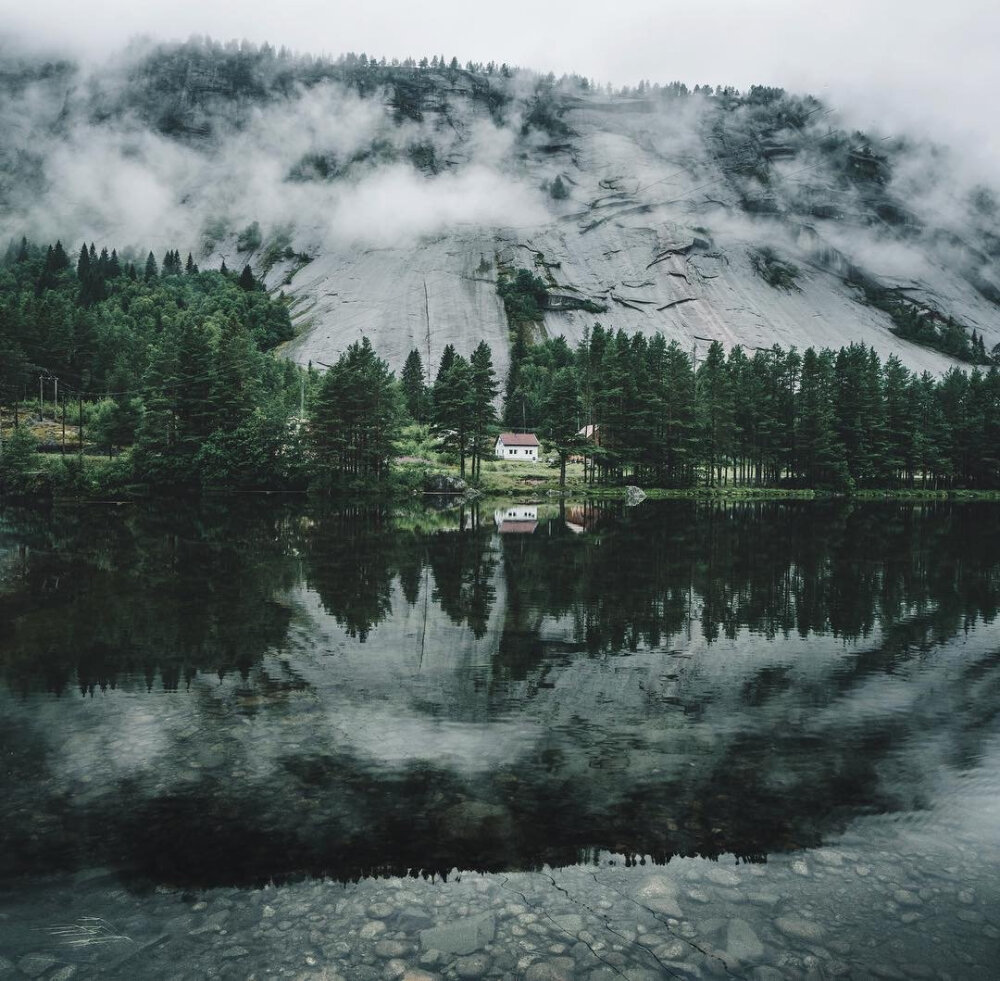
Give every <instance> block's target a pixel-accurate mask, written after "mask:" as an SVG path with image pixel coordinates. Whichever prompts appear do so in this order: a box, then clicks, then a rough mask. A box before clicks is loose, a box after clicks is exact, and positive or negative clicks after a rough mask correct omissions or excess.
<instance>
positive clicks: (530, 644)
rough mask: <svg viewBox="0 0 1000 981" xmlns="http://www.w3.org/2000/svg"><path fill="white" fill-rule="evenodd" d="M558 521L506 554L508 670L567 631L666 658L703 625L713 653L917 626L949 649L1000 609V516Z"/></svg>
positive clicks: (810, 514) (680, 506)
mask: <svg viewBox="0 0 1000 981" xmlns="http://www.w3.org/2000/svg"><path fill="white" fill-rule="evenodd" d="M591 526H592V529H593V531H592V534H590V535H576V534H573V533H572V532H571V531H570V530H569V529H568V528H567V526H566V524H565V522H564V521H563V520H562V519H560V520H551V521H549V522H548V524H547V525H543V526H542V527H541V528H540V529H539V533H537V534H536V535H534V536H530V537H527V536H526V537H523V538H520V539H518V540H510V541H507V540H505V542H504V546H505V547H504V570H505V577H506V582H507V603H508V608H507V623H506V630H505V634H504V638H503V640H502V641H501V659H502V661H503V662H504V663H506V664H507V666H508V668H509V669H510V670H512V671H515V673H517V672H521V673H523V671H524V670H525V668H526V666H527V665H530V664H532V663H534V662H535V661H536V660H537V659H538V657H540V656H542V655H543V653H544V651H543V647H544V645H543V644H542V643H541V641H540V640H539V639H538V637H537V625H538V620H539V618H540V617H541V616H542V615H547V616H549V617H567V616H569V617H573V618H574V620H575V621H576V627H575V630H574V637H573V639H574V641H575V642H576V643H578V644H579V645H580V646H581V647H582V648H583V649H586V650H590V651H623V650H624V651H627V650H635V649H638V648H639V647H641V646H652V647H658V646H661V645H663V644H668V643H670V641H671V638H678V637H684V636H686V635H687V633H688V631H689V629H690V627H691V625H692V624H694V623H697V624H698V626H699V628H700V632H701V634H702V636H703V637H704V638H705V639H706V640H707V641H708V642H709V643H711V642H712V641H714V640H717V639H718V638H720V637H726V638H729V639H735V638H736V637H737V635H738V634H739V632H740V631H741V630H743V629H750V630H752V631H754V632H755V633H758V634H761V635H763V636H765V637H772V638H773V637H776V636H782V635H784V636H788V635H793V634H799V635H801V636H806V635H808V634H809V633H810V632H814V633H821V634H832V635H833V636H836V637H839V638H842V639H844V640H848V641H856V640H859V639H862V638H865V637H868V636H870V635H871V634H872V632H873V631H874V630H875V628H876V626H880V627H881V628H882V629H883V630H889V631H891V630H892V629H893V628H894V626H895V625H897V624H901V623H902V622H903V621H904V620H905V621H911V620H912V623H910V626H909V627H908V636H912V634H913V630H914V629H915V628H916V627H917V626H918V625H921V624H922V625H923V627H924V630H925V633H926V639H928V640H930V639H932V638H934V637H936V638H939V639H940V638H941V637H946V636H953V635H954V634H955V633H956V632H958V631H959V630H961V629H962V628H963V626H964V625H965V624H966V623H967V622H968V621H969V620H970V619H974V618H975V617H977V616H981V617H983V618H985V619H987V620H992V619H993V618H994V617H995V616H996V613H997V610H998V605H1000V550H998V546H1000V515H998V514H997V511H996V509H995V508H994V509H992V510H991V509H990V508H989V506H988V505H987V506H968V505H952V504H948V503H943V504H925V505H898V504H886V505H864V506H860V507H852V506H850V505H846V504H829V505H827V504H821V503H813V502H809V503H790V504H780V505H775V504H742V503H736V504H734V503H726V504H708V505H706V504H697V503H688V502H685V503H669V504H660V505H656V506H649V505H644V506H643V507H640V508H635V509H631V510H625V509H623V510H622V512H621V513H620V515H619V516H618V518H617V519H614V520H612V519H610V518H609V519H607V520H605V521H604V522H600V521H593V520H591Z"/></svg>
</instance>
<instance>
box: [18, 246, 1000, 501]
mask: <svg viewBox="0 0 1000 981" xmlns="http://www.w3.org/2000/svg"><path fill="white" fill-rule="evenodd" d="M515 320H516V318H515ZM517 326H518V325H517V324H516V323H515V329H514V331H513V336H514V343H513V345H512V350H511V355H512V361H511V367H510V370H509V372H508V374H507V377H506V379H499V378H498V377H497V375H496V372H495V369H494V365H493V355H492V352H491V350H490V348H489V346H488V345H487V344H486V343H485V342H482V343H480V344H479V345H478V346H477V347H476V349H475V350H474V351H471V352H458V351H456V350H455V348H454V347H453V346H452V345H448V346H446V348H445V350H444V352H443V355H442V357H441V360H440V362H439V364H438V365H436V366H425V365H424V364H423V362H422V360H421V357H420V354H419V353H418V352H417V351H415V350H414V351H412V352H411V353H410V356H409V358H408V359H407V361H406V364H405V366H404V368H403V370H402V372H401V375H400V377H399V379H397V378H396V377H395V375H394V374H393V373H392V372H391V371H390V369H389V366H388V364H387V363H386V361H384V360H383V359H382V358H380V357H379V355H378V353H377V352H376V351H375V350H374V349H373V347H372V346H371V344H370V343H369V341H368V340H367V339H362V340H361V341H359V342H357V343H355V344H353V345H351V347H350V348H349V349H348V350H347V351H345V352H344V354H343V355H342V356H341V358H340V359H339V360H338V361H337V363H336V364H334V365H331V366H329V367H328V370H326V371H324V372H320V371H318V370H317V369H316V368H314V367H313V366H309V368H308V370H307V369H303V368H301V367H299V366H297V365H294V364H293V363H291V362H289V361H287V360H285V359H283V358H281V357H280V356H276V354H275V349H276V348H277V347H278V345H280V344H281V343H282V342H283V341H286V340H288V339H290V338H291V337H292V326H291V321H290V319H289V314H288V306H287V303H286V302H285V299H284V297H282V296H281V295H278V296H273V295H270V294H268V293H267V292H266V291H265V290H264V288H263V286H262V284H261V283H260V282H258V281H257V280H256V278H255V277H254V274H253V272H252V270H251V269H250V267H249V266H247V267H245V268H244V269H243V270H242V272H241V273H240V274H236V273H235V271H230V270H228V269H226V268H225V264H224V263H223V266H222V268H221V269H219V270H210V271H209V270H201V269H199V268H198V266H197V264H196V263H195V262H194V261H193V259H192V257H191V256H190V255H188V256H187V257H186V259H184V258H182V256H181V254H180V252H179V251H177V250H168V251H167V252H166V253H165V254H164V255H162V256H161V257H160V258H159V259H158V258H157V257H156V256H155V255H154V254H153V253H152V252H150V253H148V254H147V255H146V256H145V258H142V257H136V256H128V257H127V258H123V257H122V256H119V254H118V253H117V251H115V250H112V251H110V252H108V250H107V249H104V248H102V249H101V250H100V251H98V250H97V248H96V247H95V246H94V245H93V244H90V245H83V246H82V247H80V249H79V251H78V252H76V251H74V252H73V253H68V252H67V251H66V249H65V248H64V247H63V245H62V244H61V243H60V242H56V243H55V244H54V245H49V246H45V247H42V246H38V245H34V244H32V243H30V242H28V241H27V240H23V239H22V241H21V242H20V243H13V244H12V245H11V246H10V247H9V248H8V250H7V252H6V255H5V256H4V257H3V259H2V261H0V417H2V419H3V423H4V425H3V429H2V430H0V433H2V435H3V441H2V445H0V487H2V488H3V489H5V490H7V491H8V492H10V491H14V492H17V491H19V490H20V491H22V492H31V491H32V490H33V489H38V488H39V487H42V486H51V485H52V484H55V485H56V486H57V487H58V488H60V489H63V490H69V491H73V490H77V491H80V492H83V491H85V490H87V489H94V487H93V486H92V485H93V481H91V486H90V487H89V488H88V486H87V481H86V479H85V473H86V469H87V468H86V466H85V459H86V460H89V461H93V460H95V459H97V458H99V457H105V458H106V459H107V463H106V465H104V467H103V469H101V471H100V474H101V476H100V480H99V481H98V486H97V488H96V489H101V487H104V488H105V489H111V490H115V489H121V488H123V487H129V486H136V487H146V488H158V489H160V488H193V489H197V488H205V487H220V488H241V489H280V490H305V489H309V488H313V489H320V490H326V491H337V490H365V489H368V488H371V487H389V486H392V485H393V484H394V482H395V484H396V485H399V484H400V476H399V475H400V473H401V472H402V471H405V470H406V464H405V463H404V464H402V465H400V464H398V463H394V460H395V458H396V457H398V455H399V452H400V446H401V444H402V443H403V442H404V441H405V433H407V432H409V431H410V430H412V429H414V428H417V429H422V430H423V431H424V432H426V433H427V434H428V435H429V437H430V438H431V439H432V440H433V441H434V445H435V447H436V449H437V451H438V452H439V453H440V454H441V455H442V457H443V459H444V460H446V461H452V462H453V463H454V465H455V466H456V467H457V470H458V473H459V474H460V475H461V476H462V477H464V478H465V479H466V480H467V481H469V482H470V483H472V484H473V485H475V484H477V483H479V482H480V481H481V480H482V474H483V468H482V463H483V460H484V459H486V460H489V459H490V457H491V456H492V447H493V443H494V441H495V439H496V435H497V433H498V432H499V431H500V429H501V427H502V428H505V429H514V430H523V431H532V432H536V433H538V434H539V436H540V437H541V438H542V440H543V451H544V453H545V455H546V456H547V459H548V460H549V462H550V464H551V465H552V467H553V468H554V469H555V468H558V473H559V480H560V483H564V482H565V480H566V473H567V467H568V466H569V465H570V464H573V463H576V464H579V463H582V474H583V479H584V480H585V481H586V483H587V484H588V485H592V486H615V485H622V484H625V483H629V484H637V485H640V486H644V487H662V488H692V487H698V486H705V487H710V488H718V487H770V488H779V487H787V488H813V489H818V490H830V491H838V492H850V491H852V490H855V489H905V488H921V489H938V490H941V489H953V488H968V489H974V490H995V489H998V488H1000V449H998V447H1000V372H998V370H997V368H996V367H990V368H989V369H987V370H980V369H979V368H975V369H973V370H971V371H964V370H960V369H958V368H953V369H952V370H950V371H949V372H948V373H947V374H946V375H944V376H943V377H941V378H938V377H934V376H932V375H930V374H928V373H924V374H922V375H916V374H914V373H912V372H911V371H910V370H908V369H907V368H906V367H905V366H904V365H903V364H902V362H901V361H900V360H899V359H898V358H897V357H896V356H894V355H891V356H889V357H888V358H887V359H886V360H884V361H883V360H881V359H880V357H879V356H878V354H877V353H876V352H875V351H874V350H873V349H871V348H868V347H866V346H864V345H861V344H852V345H850V346H848V347H845V348H841V349H840V350H837V351H833V350H827V349H820V350H815V349H813V348H809V349H807V350H805V351H802V352H800V351H798V350H796V349H795V348H792V349H789V350H785V349H783V348H781V347H779V346H774V347H772V348H768V349H757V350H753V351H746V350H744V349H742V348H740V347H734V348H732V349H731V350H730V351H728V352H726V351H725V349H724V348H723V346H722V345H721V344H720V343H718V342H713V343H711V344H710V345H708V346H707V348H705V347H704V346H703V349H702V350H700V351H699V350H698V348H697V347H696V348H694V349H692V350H685V349H683V348H681V346H680V345H679V344H678V343H677V342H676V341H674V342H669V343H668V342H667V341H666V339H665V338H664V337H663V336H662V335H661V334H655V335H653V336H651V337H647V336H644V335H642V334H640V333H636V334H633V335H631V336H629V335H627V334H626V333H624V332H623V331H617V332H615V331H611V330H607V329H605V328H604V327H602V326H601V325H600V324H595V325H594V326H593V328H592V329H590V330H589V331H588V332H587V334H586V336H585V337H584V339H583V341H582V342H581V343H580V344H579V345H578V346H576V347H573V346H571V345H570V344H569V343H568V342H567V341H566V340H565V339H564V338H563V337H558V338H555V339H545V340H541V341H537V342H534V343H531V342H529V341H528V340H527V332H526V331H524V330H519V329H517ZM431 370H433V371H434V377H433V380H432V379H431V378H430V371H431ZM501 390H502V392H503V396H502V398H501V396H500V393H501ZM39 432H40V433H41V434H42V435H41V436H39V435H37V434H38V433H39ZM36 451H43V453H44V455H45V456H46V457H49V458H52V457H55V458H56V459H57V460H58V466H48V467H43V466H41V465H40V464H39V460H40V459H41V458H42V456H43V453H39V452H36ZM553 479H554V477H553ZM402 483H403V484H404V485H405V483H406V482H405V480H404V481H402Z"/></svg>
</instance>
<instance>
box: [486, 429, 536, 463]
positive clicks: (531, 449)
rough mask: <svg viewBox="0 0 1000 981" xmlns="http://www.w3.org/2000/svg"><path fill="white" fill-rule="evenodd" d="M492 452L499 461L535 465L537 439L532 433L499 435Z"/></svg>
mask: <svg viewBox="0 0 1000 981" xmlns="http://www.w3.org/2000/svg"><path fill="white" fill-rule="evenodd" d="M494 451H495V453H496V456H497V457H498V458H499V459H501V460H513V461H515V462H516V463H537V462H538V437H537V436H536V435H535V434H534V433H501V434H500V435H499V436H497V442H496V447H495V450H494Z"/></svg>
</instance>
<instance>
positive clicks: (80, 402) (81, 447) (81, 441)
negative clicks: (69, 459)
mask: <svg viewBox="0 0 1000 981" xmlns="http://www.w3.org/2000/svg"><path fill="white" fill-rule="evenodd" d="M77 398H78V399H79V405H80V422H79V426H78V435H79V438H80V462H81V463H82V462H83V392H82V391H80V392H77Z"/></svg>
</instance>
